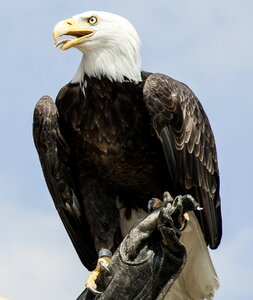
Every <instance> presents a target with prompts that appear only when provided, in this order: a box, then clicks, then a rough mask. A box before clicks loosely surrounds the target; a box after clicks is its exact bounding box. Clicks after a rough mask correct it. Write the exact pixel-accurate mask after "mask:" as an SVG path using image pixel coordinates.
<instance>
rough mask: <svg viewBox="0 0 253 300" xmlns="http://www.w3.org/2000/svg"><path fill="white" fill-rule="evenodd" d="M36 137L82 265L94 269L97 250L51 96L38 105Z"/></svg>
mask: <svg viewBox="0 0 253 300" xmlns="http://www.w3.org/2000/svg"><path fill="white" fill-rule="evenodd" d="M33 137H34V142H35V146H36V149H37V151H38V154H39V158H40V162H41V166H42V170H43V173H44V177H45V180H46V183H47V186H48V189H49V191H50V193H51V196H52V198H53V200H54V204H55V206H56V209H57V211H58V213H59V215H60V217H61V219H62V221H63V224H64V226H65V228H66V230H67V232H68V234H69V236H70V238H71V240H72V243H73V245H74V247H75V249H76V251H77V253H78V255H79V257H80V259H81V261H82V263H83V264H84V265H85V266H86V268H88V269H89V270H93V269H94V268H95V266H96V261H97V254H96V250H95V247H94V243H93V239H92V237H91V233H90V231H89V226H88V224H87V221H86V218H85V217H84V216H83V215H82V213H81V211H82V210H81V209H80V201H78V196H77V194H76V193H75V188H74V186H73V183H72V180H71V174H70V169H69V165H68V159H69V149H68V146H67V144H66V142H65V140H64V138H63V136H62V135H61V132H60V129H59V124H58V111H57V107H56V105H55V104H54V102H53V101H52V99H51V98H50V97H48V96H44V97H42V98H41V99H40V100H39V101H38V103H37V104H36V107H35V110H34V120H33Z"/></svg>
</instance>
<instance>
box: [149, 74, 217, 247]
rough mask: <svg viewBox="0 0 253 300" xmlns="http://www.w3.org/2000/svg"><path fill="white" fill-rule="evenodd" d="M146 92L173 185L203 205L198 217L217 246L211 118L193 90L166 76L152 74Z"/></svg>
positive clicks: (153, 124) (214, 168) (214, 153)
mask: <svg viewBox="0 0 253 300" xmlns="http://www.w3.org/2000/svg"><path fill="white" fill-rule="evenodd" d="M143 93H144V101H145V103H146V107H147V109H148V111H149V114H150V117H151V121H152V126H153V128H154V129H155V131H156V133H157V135H158V137H159V139H160V140H161V143H162V145H163V149H164V153H165V157H166V160H167V164H168V169H169V174H170V177H171V179H172V180H173V181H172V182H174V185H175V186H174V187H175V189H176V190H181V191H187V192H189V193H190V194H192V196H194V197H195V198H196V200H197V201H198V202H199V203H200V205H201V206H202V207H203V211H201V212H199V215H198V219H199V221H200V224H201V227H202V230H203V233H204V235H205V238H206V242H207V244H209V245H210V247H211V248H217V247H218V245H219V243H220V239H221V235H222V225H221V209H220V196H219V171H218V164H217V154H216V147H215V141H214V136H213V132H212V130H211V127H210V124H209V121H208V118H207V116H206V114H205V112H204V110H203V108H202V106H201V104H200V102H199V100H198V99H197V97H196V96H195V95H194V93H193V92H192V91H191V90H190V89H189V88H188V87H187V86H186V85H184V84H183V83H180V82H178V81H176V80H174V79H172V78H170V77H167V76H165V75H162V74H152V75H150V76H149V77H148V78H147V80H146V82H145V84H144V87H143Z"/></svg>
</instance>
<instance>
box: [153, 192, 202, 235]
mask: <svg viewBox="0 0 253 300" xmlns="http://www.w3.org/2000/svg"><path fill="white" fill-rule="evenodd" d="M164 206H167V207H169V209H170V211H171V215H172V216H173V219H174V222H176V224H177V228H180V230H181V231H183V230H184V229H185V228H186V226H187V224H188V222H189V220H190V217H189V214H188V212H187V211H190V210H195V209H197V210H201V209H202V208H201V207H200V206H199V204H198V203H197V202H196V201H195V200H194V198H193V197H192V196H191V195H184V196H181V195H179V196H177V197H175V198H173V197H172V196H171V194H170V193H169V192H167V191H166V192H164V194H163V200H160V199H157V198H152V199H151V200H149V202H148V211H149V213H150V212H152V211H154V210H156V209H159V208H161V207H164Z"/></svg>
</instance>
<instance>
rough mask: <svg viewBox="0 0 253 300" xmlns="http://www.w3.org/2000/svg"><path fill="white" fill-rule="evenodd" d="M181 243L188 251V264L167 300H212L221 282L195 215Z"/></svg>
mask: <svg viewBox="0 0 253 300" xmlns="http://www.w3.org/2000/svg"><path fill="white" fill-rule="evenodd" d="M189 214H190V221H189V224H188V226H187V227H186V229H185V230H184V231H183V233H182V236H181V238H180V241H181V242H182V243H183V244H184V245H185V247H186V251H187V262H186V265H185V267H184V269H183V270H182V272H181V274H180V275H179V277H178V279H177V280H176V281H175V282H174V284H173V286H172V287H171V289H170V291H169V293H168V294H167V295H166V297H165V300H175V299H177V300H204V299H207V300H211V299H213V297H214V293H215V291H216V290H217V289H218V288H219V280H218V277H217V274H216V271H215V269H214V266H213V263H212V260H211V258H210V255H209V252H208V249H207V247H206V243H205V239H204V236H203V233H202V231H201V228H200V226H199V223H198V220H197V218H196V216H195V214H194V213H189Z"/></svg>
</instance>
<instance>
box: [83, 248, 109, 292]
mask: <svg viewBox="0 0 253 300" xmlns="http://www.w3.org/2000/svg"><path fill="white" fill-rule="evenodd" d="M111 257H112V252H111V251H110V250H108V249H102V250H100V251H99V258H98V262H97V266H96V268H95V270H94V271H92V272H91V273H90V276H89V277H88V280H87V282H86V288H88V289H90V290H91V291H92V292H93V293H95V294H101V292H99V291H98V290H97V284H96V280H97V278H98V276H99V274H100V273H101V272H103V271H104V270H106V271H108V272H110V271H109V269H108V265H109V263H110V260H111Z"/></svg>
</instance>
